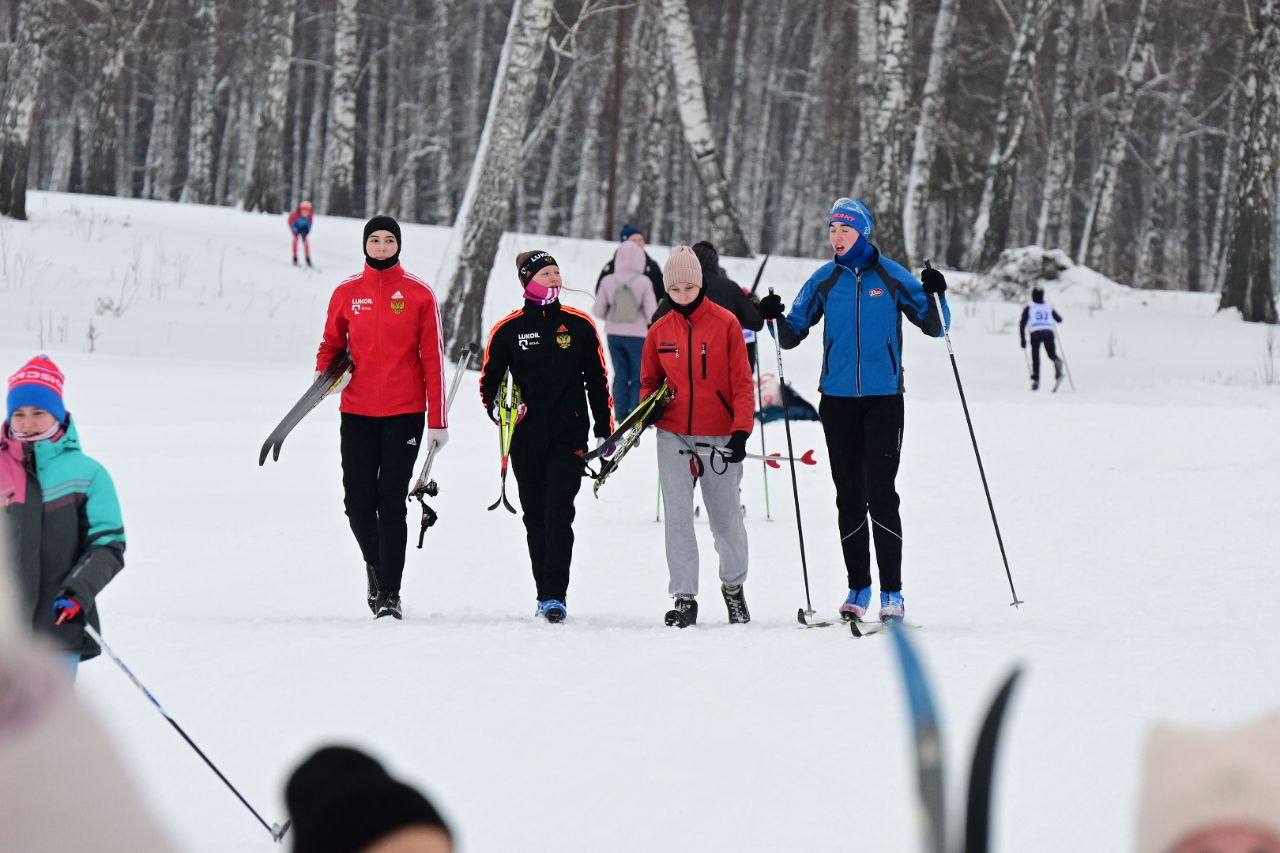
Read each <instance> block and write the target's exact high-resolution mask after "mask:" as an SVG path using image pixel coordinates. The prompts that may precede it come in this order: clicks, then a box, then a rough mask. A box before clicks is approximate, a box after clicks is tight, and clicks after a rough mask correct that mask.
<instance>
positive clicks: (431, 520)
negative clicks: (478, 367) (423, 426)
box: [409, 346, 475, 550]
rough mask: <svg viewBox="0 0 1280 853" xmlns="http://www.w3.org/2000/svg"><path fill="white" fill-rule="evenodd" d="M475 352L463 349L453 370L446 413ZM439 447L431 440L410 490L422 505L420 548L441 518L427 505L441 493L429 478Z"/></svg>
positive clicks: (473, 348) (471, 349) (419, 529)
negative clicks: (428, 532)
mask: <svg viewBox="0 0 1280 853" xmlns="http://www.w3.org/2000/svg"><path fill="white" fill-rule="evenodd" d="M474 354H475V347H474V346H468V347H467V348H466V349H465V350H464V351H463V353H462V358H460V359H459V360H458V367H457V369H456V370H454V372H453V382H452V383H450V385H449V395H448V396H447V397H446V398H445V403H444V411H445V414H446V415H447V414H448V413H449V411H450V410H452V409H453V398H454V397H455V396H457V394H458V385H459V384H460V383H461V382H462V375H463V374H464V373H466V372H467V368H469V367H470V366H471V357H472V356H473V355H474ZM439 449H440V447H439V445H437V444H436V442H434V441H433V442H431V446H430V447H429V448H427V459H426V461H425V462H423V463H422V473H420V474H419V475H418V479H417V481H416V482H415V483H414V484H413V489H412V490H411V491H410V492H409V497H411V498H417V499H418V505H419V506H421V507H422V523H421V524H419V525H418V550H422V543H423V540H425V539H426V538H427V531H428V530H429V529H431V526H432V525H434V524H435V523H436V522H437V521H438V520H439V519H440V516H439V515H438V514H436V511H435V510H434V509H432V508H431V507H429V506H427V498H428V497H433V498H434V497H435V496H436V495H438V494H440V487H439V486H438V485H436V481H435V480H429V479H427V478H428V477H430V475H431V465H432V463H433V462H435V459H436V451H438V450H439Z"/></svg>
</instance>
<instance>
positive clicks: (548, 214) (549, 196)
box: [534, 99, 573, 234]
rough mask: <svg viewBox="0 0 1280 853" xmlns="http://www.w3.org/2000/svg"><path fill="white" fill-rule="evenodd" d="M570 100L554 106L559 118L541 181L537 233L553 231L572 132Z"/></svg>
mask: <svg viewBox="0 0 1280 853" xmlns="http://www.w3.org/2000/svg"><path fill="white" fill-rule="evenodd" d="M570 104H572V101H570V100H567V99H566V100H565V101H564V104H563V105H562V106H559V107H556V108H555V109H556V115H557V116H558V117H559V120H558V121H557V122H556V124H555V131H554V134H553V136H552V139H551V156H550V158H549V159H548V160H547V172H546V176H545V177H544V178H543V181H542V196H541V200H540V201H539V203H538V218H537V222H536V225H535V226H534V227H535V228H536V229H537V231H538V233H539V234H552V233H555V226H556V221H557V220H556V218H555V215H556V199H557V197H558V196H559V191H560V188H561V180H562V177H561V173H562V172H563V171H564V152H565V149H566V148H567V147H568V144H567V142H568V137H569V135H570V134H571V133H572V132H573V130H572V126H571V125H572V123H571V121H570V119H571V118H572V114H573V111H572V109H571V108H570V106H569V105H570Z"/></svg>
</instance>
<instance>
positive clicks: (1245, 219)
mask: <svg viewBox="0 0 1280 853" xmlns="http://www.w3.org/2000/svg"><path fill="white" fill-rule="evenodd" d="M1252 5H1254V10H1253V11H1254V18H1253V38H1252V45H1251V47H1250V50H1249V68H1248V76H1247V78H1246V80H1245V99H1246V102H1247V104H1248V107H1247V110H1248V115H1247V118H1246V120H1245V121H1246V123H1245V128H1244V134H1243V140H1242V150H1241V157H1240V190H1239V201H1238V209H1237V212H1236V216H1235V224H1234V226H1233V227H1232V229H1231V244H1230V249H1229V250H1228V254H1227V271H1226V276H1225V281H1224V282H1223V289H1222V301H1221V302H1220V303H1219V308H1238V309H1239V310H1240V316H1242V317H1243V318H1244V319H1245V320H1249V321H1252V322H1262V323H1275V322H1276V301H1275V294H1274V292H1273V291H1272V286H1273V282H1272V265H1273V264H1274V263H1275V262H1276V259H1275V258H1273V257H1272V254H1271V239H1272V231H1271V225H1272V223H1271V217H1272V214H1273V212H1274V210H1273V194H1274V193H1275V192H1276V168H1277V158H1278V157H1280V0H1255V4H1252Z"/></svg>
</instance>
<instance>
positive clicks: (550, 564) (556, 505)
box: [511, 425, 586, 601]
mask: <svg viewBox="0 0 1280 853" xmlns="http://www.w3.org/2000/svg"><path fill="white" fill-rule="evenodd" d="M522 428H525V425H521V427H518V428H517V429H516V432H515V436H514V437H513V439H512V443H511V468H512V471H513V473H514V474H515V475H516V484H517V485H518V486H519V489H520V509H521V510H522V511H523V512H524V529H525V534H526V538H527V539H528V542H529V563H530V564H531V566H532V568H533V581H534V583H535V584H536V585H537V589H538V600H539V601H545V600H547V599H548V598H554V599H558V600H560V601H565V600H566V596H567V595H568V594H569V564H570V563H572V562H573V519H574V515H575V514H576V510H575V508H574V506H573V501H574V498H576V497H577V495H578V490H579V489H581V488H582V470H583V468H582V457H581V456H580V455H579V453H581V452H583V451H585V450H586V447H585V446H584V445H583V443H582V441H581V439H579V440H576V441H575V440H572V439H570V440H565V439H563V438H561V439H559V440H557V439H549V438H546V437H543V436H539V435H537V434H536V433H532V432H528V431H526V432H525V433H524V434H523V435H522V434H521V432H520V430H521V429H522Z"/></svg>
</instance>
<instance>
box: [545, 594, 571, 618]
mask: <svg viewBox="0 0 1280 853" xmlns="http://www.w3.org/2000/svg"><path fill="white" fill-rule="evenodd" d="M568 615H569V608H567V607H565V606H564V602H563V601H560V600H559V599H556V598H548V599H545V600H543V601H539V602H538V616H540V617H541V618H543V619H546V620H547V621H548V622H563V621H564V619H565V617H566V616H568Z"/></svg>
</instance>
